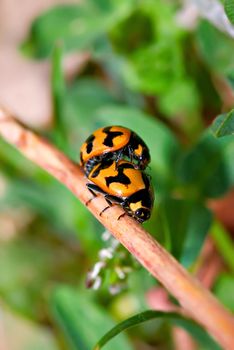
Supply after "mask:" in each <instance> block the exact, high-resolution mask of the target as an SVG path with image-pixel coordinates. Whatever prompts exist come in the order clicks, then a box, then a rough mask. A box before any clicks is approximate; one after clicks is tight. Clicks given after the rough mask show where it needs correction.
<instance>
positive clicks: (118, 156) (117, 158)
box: [115, 151, 123, 170]
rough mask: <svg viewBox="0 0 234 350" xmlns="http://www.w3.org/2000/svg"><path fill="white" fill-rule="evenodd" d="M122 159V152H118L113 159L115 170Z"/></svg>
mask: <svg viewBox="0 0 234 350" xmlns="http://www.w3.org/2000/svg"><path fill="white" fill-rule="evenodd" d="M122 157H123V152H122V151H120V152H119V153H118V154H117V156H116V158H115V170H117V164H118V162H119V160H120V159H121V158H122Z"/></svg>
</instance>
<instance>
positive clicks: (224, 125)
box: [211, 109, 234, 137]
mask: <svg viewBox="0 0 234 350" xmlns="http://www.w3.org/2000/svg"><path fill="white" fill-rule="evenodd" d="M211 130H212V132H213V133H214V135H215V136H216V137H222V136H227V135H234V109H232V110H231V111H230V112H229V113H225V114H221V115H220V116H218V117H217V118H216V119H215V120H214V122H213V124H212V126H211Z"/></svg>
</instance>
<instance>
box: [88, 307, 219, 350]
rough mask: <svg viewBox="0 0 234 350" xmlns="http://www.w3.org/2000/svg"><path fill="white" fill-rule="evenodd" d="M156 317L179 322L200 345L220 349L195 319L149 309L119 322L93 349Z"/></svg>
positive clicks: (97, 348) (98, 349)
mask: <svg viewBox="0 0 234 350" xmlns="http://www.w3.org/2000/svg"><path fill="white" fill-rule="evenodd" d="M155 318H164V319H168V320H171V321H172V322H174V323H176V324H178V325H179V326H180V327H182V328H184V329H185V330H187V331H188V332H189V333H190V334H191V335H192V336H194V338H195V339H196V340H197V341H198V343H199V344H200V345H203V346H205V347H207V348H208V349H216V350H217V349H220V348H219V346H218V345H217V344H216V343H215V342H214V340H213V339H212V338H210V336H209V335H208V334H207V333H206V332H205V331H204V330H203V328H202V327H200V326H199V325H197V324H196V323H195V322H194V321H192V320H190V319H186V318H184V317H182V316H180V315H179V314H176V313H173V312H162V311H152V310H149V311H144V312H141V313H139V314H137V315H135V316H132V317H130V318H128V319H127V320H125V321H123V322H121V323H119V324H118V325H117V326H115V327H114V328H112V329H111V330H110V331H109V332H108V333H106V334H105V335H104V336H103V337H102V338H101V339H100V340H99V341H98V342H97V344H96V345H95V347H94V348H93V350H100V349H102V348H103V346H104V345H105V344H107V343H108V342H109V341H110V340H111V339H112V338H114V337H115V336H116V335H118V334H120V333H121V332H123V331H124V330H126V329H129V328H131V327H134V326H136V325H139V324H141V323H144V322H146V321H149V320H152V319H155Z"/></svg>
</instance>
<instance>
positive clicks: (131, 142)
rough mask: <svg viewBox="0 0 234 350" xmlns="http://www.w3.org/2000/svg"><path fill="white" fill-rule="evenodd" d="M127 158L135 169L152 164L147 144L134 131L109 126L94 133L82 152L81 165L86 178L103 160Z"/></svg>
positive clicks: (85, 143) (82, 147) (83, 146)
mask: <svg viewBox="0 0 234 350" xmlns="http://www.w3.org/2000/svg"><path fill="white" fill-rule="evenodd" d="M125 157H127V158H128V160H130V161H131V162H132V163H133V164H134V166H135V168H137V169H141V170H143V169H145V168H146V166H147V165H148V163H149V162H150V154H149V149H148V147H147V145H146V144H145V142H144V141H143V140H142V139H141V138H140V137H139V136H138V135H137V134H136V133H135V132H133V131H132V130H130V129H128V128H125V127H122V126H108V127H104V128H100V129H97V130H96V131H94V132H93V133H92V134H91V135H90V136H89V137H88V138H87V140H86V141H85V142H84V143H83V145H82V146H81V150H80V164H81V166H82V167H84V171H85V174H86V176H88V175H89V173H90V171H91V170H92V168H93V167H94V166H95V165H96V164H98V163H100V162H101V161H102V160H108V159H115V160H116V162H117V161H118V160H120V159H124V158H125Z"/></svg>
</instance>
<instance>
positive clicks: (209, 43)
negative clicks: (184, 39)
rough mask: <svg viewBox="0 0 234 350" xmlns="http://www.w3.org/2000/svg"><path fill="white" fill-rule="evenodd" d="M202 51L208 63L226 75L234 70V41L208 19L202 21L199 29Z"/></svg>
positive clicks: (199, 41)
mask: <svg viewBox="0 0 234 350" xmlns="http://www.w3.org/2000/svg"><path fill="white" fill-rule="evenodd" d="M197 41H198V45H199V49H200V53H201V55H202V57H203V59H204V60H205V61H206V63H207V64H208V65H209V66H210V67H211V68H212V69H214V70H215V71H216V73H221V74H224V75H229V74H232V73H233V70H234V60H233V56H234V41H233V39H232V38H230V37H229V36H227V35H225V34H224V33H222V32H220V31H219V30H218V29H216V28H215V27H214V26H212V24H210V23H209V22H207V21H201V22H200V25H199V27H198V31H197Z"/></svg>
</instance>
